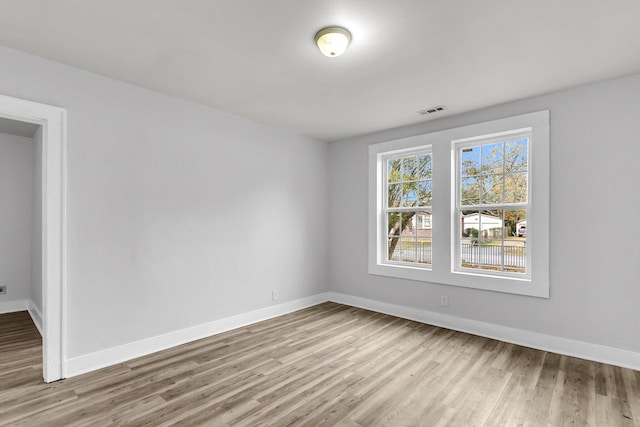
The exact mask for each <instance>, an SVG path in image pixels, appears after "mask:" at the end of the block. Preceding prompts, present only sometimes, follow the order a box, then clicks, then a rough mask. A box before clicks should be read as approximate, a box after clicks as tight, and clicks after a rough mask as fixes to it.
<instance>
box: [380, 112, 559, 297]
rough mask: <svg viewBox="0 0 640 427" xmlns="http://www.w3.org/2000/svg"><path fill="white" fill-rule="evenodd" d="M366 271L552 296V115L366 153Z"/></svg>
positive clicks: (419, 138)
mask: <svg viewBox="0 0 640 427" xmlns="http://www.w3.org/2000/svg"><path fill="white" fill-rule="evenodd" d="M369 192H370V197H369V273H370V274H376V275H382V276H389V277H395V278H402V279H410V280H419V281H423V282H431V283H440V284H448V285H455V286H464V287H470V288H478V289H485V290H492V291H499V292H509V293H515V294H522V295H532V296H538V297H548V295H549V112H548V111H541V112H536V113H529V114H523V115H520V116H515V117H510V118H506V119H500V120H495V121H491V122H485V123H479V124H475V125H470V126H464V127H459V128H453V129H447V130H443V131H439V132H433V133H429V134H424V135H418V136H414V137H410V138H404V139H399V140H393V141H387V142H383V143H379V144H373V145H371V146H369Z"/></svg>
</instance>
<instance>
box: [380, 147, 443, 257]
mask: <svg viewBox="0 0 640 427" xmlns="http://www.w3.org/2000/svg"><path fill="white" fill-rule="evenodd" d="M382 161H383V164H384V168H383V170H384V174H383V182H384V183H385V185H384V197H383V200H384V201H383V211H384V212H383V213H384V217H385V230H386V247H385V251H384V253H385V258H384V262H385V263H392V264H408V265H411V266H423V267H428V266H430V265H431V264H432V251H431V248H432V238H431V230H432V226H431V217H432V211H431V202H432V184H433V181H432V155H431V151H430V149H427V148H422V149H420V150H416V151H412V152H409V153H407V152H402V153H393V152H391V153H386V154H385V155H384V156H383V157H382Z"/></svg>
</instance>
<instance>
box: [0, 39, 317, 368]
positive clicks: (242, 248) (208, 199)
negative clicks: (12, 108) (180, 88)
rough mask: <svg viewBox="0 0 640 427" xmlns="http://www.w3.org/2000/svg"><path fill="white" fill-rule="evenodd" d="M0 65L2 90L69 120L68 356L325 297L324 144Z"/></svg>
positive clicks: (85, 78) (66, 71) (67, 74)
mask: <svg viewBox="0 0 640 427" xmlns="http://www.w3.org/2000/svg"><path fill="white" fill-rule="evenodd" d="M0 63H1V64H2V67H0V93H2V94H4V95H8V96H14V97H18V98H24V99H28V100H32V101H36V102H42V103H47V104H52V105H56V106H60V107H64V108H66V109H67V111H68V147H67V165H68V175H67V237H68V247H67V257H68V259H67V264H68V265H67V314H66V317H67V322H68V331H67V334H68V337H67V345H68V351H67V355H68V357H77V356H81V355H85V354H88V353H91V352H95V351H99V350H103V349H107V348H110V347H114V346H117V345H121V344H126V343H130V342H134V341H137V340H141V339H144V338H148V337H152V336H156V335H159V334H163V333H168V332H172V331H175V330H179V329H182V328H187V327H190V326H194V325H199V324H203V323H206V322H211V321H214V320H217V319H221V318H224V317H228V316H231V315H235V314H240V313H245V312H248V311H251V310H256V309H260V308H263V307H267V306H269V305H272V304H274V303H273V302H272V301H271V290H272V289H278V290H279V294H280V301H278V302H285V301H289V300H294V299H299V298H303V297H306V296H310V295H314V294H317V293H319V292H324V291H326V290H327V287H328V285H327V268H326V267H327V241H326V229H327V226H328V214H327V205H328V193H327V187H328V182H327V178H326V177H327V168H328V165H327V160H328V145H327V144H326V143H324V142H319V141H316V140H313V139H309V138H306V137H301V136H298V135H295V134H292V133H290V132H288V131H285V130H280V129H274V128H272V127H268V126H265V125H262V124H258V123H255V122H251V121H249V120H246V119H243V118H240V117H237V116H234V115H231V114H227V113H224V112H220V111H216V110H213V109H210V108H207V107H203V106H200V105H196V104H194V103H190V102H186V101H181V100H177V99H175V98H171V97H169V96H165V95H161V94H158V93H155V92H152V91H149V90H145V89H142V88H138V87H134V86H131V85H127V84H124V83H121V82H117V81H114V80H110V79H107V78H103V77H100V76H97V75H94V74H91V73H88V72H84V71H80V70H77V69H74V68H71V67H67V66H64V65H61V64H58V63H54V62H50V61H47V60H45V59H42V58H37V57H34V56H30V55H26V54H23V53H20V52H17V51H14V50H11V49H7V48H0ZM29 218H30V217H29Z"/></svg>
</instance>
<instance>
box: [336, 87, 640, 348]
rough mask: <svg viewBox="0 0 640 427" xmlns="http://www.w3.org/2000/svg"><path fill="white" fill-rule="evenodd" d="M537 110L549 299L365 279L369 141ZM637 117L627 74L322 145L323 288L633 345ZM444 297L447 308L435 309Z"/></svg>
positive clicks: (637, 320) (638, 252) (638, 94)
mask: <svg viewBox="0 0 640 427" xmlns="http://www.w3.org/2000/svg"><path fill="white" fill-rule="evenodd" d="M544 109H549V110H550V127H551V133H550V144H551V155H550V158H551V170H550V178H551V201H550V202H551V208H550V209H551V212H550V215H551V218H550V221H551V236H550V242H551V243H550V246H551V247H550V252H551V266H550V279H551V284H550V292H551V298H549V299H539V298H535V297H525V296H516V295H510V294H502V293H496V292H489V291H482V290H474V289H467V288H460V287H453V286H445V285H438V284H433V283H423V282H414V281H408V280H400V279H393V278H389V277H380V276H372V275H368V274H367V238H368V236H367V198H368V190H367V176H368V175H367V159H368V156H367V147H368V145H369V144H372V143H376V142H381V141H388V140H392V139H396V138H401V137H406V136H411V135H418V134H422V133H428V132H432V131H436V130H442V129H447V128H452V127H456V126H462V125H468V124H474V123H478V122H482V121H487V120H493V119H499V118H503V117H508V116H513V115H517V114H523V113H527V112H532V111H538V110H544ZM639 117H640V75H633V76H630V77H627V78H622V79H617V80H613V81H608V82H604V83H601V84H595V85H590V86H584V87H579V88H576V89H572V90H567V91H563V92H558V93H555V94H551V95H548V96H542V97H537V98H532V99H527V100H523V101H519V102H514V103H510V104H505V105H500V106H497V107H494V108H488V109H485V110H481V111H476V112H472V113H468V114H463V115H459V116H454V117H451V118H445V119H441V120H438V121H431V122H426V123H422V124H419V125H415V126H410V127H405V128H400V129H394V130H390V131H386V132H382V133H378V134H374V135H369V136H366V137H361V138H356V139H352V140H346V141H341V142H339V143H335V144H332V145H331V146H330V153H329V164H330V173H329V177H330V187H329V190H330V193H331V197H332V198H331V212H330V228H329V230H330V233H329V242H330V243H329V249H330V268H329V271H330V274H331V278H330V283H331V290H332V291H335V292H340V293H344V294H349V295H354V296H358V297H364V298H370V299H374V300H378V301H383V302H388V303H393V304H398V305H403V306H407V307H413V308H418V309H423V310H431V311H435V312H442V313H446V314H450V315H454V316H459V317H462V318H468V319H472V320H478V321H484V322H489V323H494V324H498V325H504V326H509V327H513V328H519V329H523V330H528V331H533V332H538V333H543V334H550V335H556V336H560V337H566V338H572V339H575V340H580V341H585V342H589V343H595V344H602V345H606V346H611V347H617V348H620V349H625V350H630V351H635V352H638V351H640V334H638V325H640V310H638V301H640V286H638V284H639V283H640V280H639V279H638V272H637V270H636V267H637V260H638V259H640V241H639V240H638V233H639V232H640V230H638V229H637V227H635V225H634V224H636V223H637V221H635V220H634V219H633V218H634V216H636V215H638V214H639V213H640V191H639V188H638V182H639V179H638V160H639V159H640V143H638V126H637V125H638V118H639ZM434 203H438V201H435V202H434ZM442 203H449V201H447V200H445V201H442ZM442 295H448V296H449V307H441V306H440V305H439V300H440V296H442Z"/></svg>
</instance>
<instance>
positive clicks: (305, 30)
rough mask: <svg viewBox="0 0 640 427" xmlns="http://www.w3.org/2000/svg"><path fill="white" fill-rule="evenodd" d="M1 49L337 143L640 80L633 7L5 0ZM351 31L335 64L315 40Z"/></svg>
mask: <svg viewBox="0 0 640 427" xmlns="http://www.w3.org/2000/svg"><path fill="white" fill-rule="evenodd" d="M0 10H1V11H2V12H1V13H0V44H1V45H5V46H8V47H12V48H15V49H18V50H22V51H25V52H29V53H32V54H35V55H39V56H43V57H46V58H49V59H52V60H55V61H59V62H62V63H66V64H70V65H72V66H75V67H78V68H82V69H85V70H89V71H93V72H95V73H98V74H102V75H105V76H109V77H112V78H116V79H119V80H122V81H126V82H129V83H133V84H136V85H139V86H144V87H147V88H150V89H153V90H156V91H159V92H164V93H167V94H170V95H173V96H177V97H180V98H184V99H189V100H193V101H196V102H199V103H202V104H206V105H210V106H212V107H214V108H217V109H221V110H226V111H230V112H232V113H235V114H238V115H241V116H244V117H247V118H250V119H253V120H256V121H260V122H263V123H267V124H271V125H275V126H281V127H285V128H290V129H293V130H295V131H296V132H299V133H302V134H305V135H309V136H313V137H316V138H319V139H322V140H327V141H334V140H338V139H343V138H346V137H351V136H356V135H361V134H366V133H370V132H374V131H378V130H383V129H388V128H392V127H398V126H402V125H407V124H411V123H417V122H420V121H424V120H427V118H425V117H423V116H419V115H417V114H416V111H418V110H420V109H424V108H427V107H431V106H436V105H445V106H446V108H447V110H446V111H445V112H442V113H437V114H434V115H432V116H429V118H433V117H443V116H445V115H450V114H457V113H462V112H465V111H470V110H474V109H478V108H482V107H486V106H489V105H495V104H499V103H503V102H508V101H512V100H515V99H521V98H525V97H529V96H533V95H538V94H542V93H548V92H552V91H556V90H559V89H563V88H568V87H572V86H577V85H581V84H585V83H591V82H595V81H601V80H606V79H609V78H613V77H618V76H623V75H628V74H632V73H636V72H640V1H638V0H607V1H603V0H535V1H533V0H529V1H509V0H483V1H471V0H447V1H442V0H394V1H390V0H349V1H346V0H324V1H323V0H315V1H311V0H135V1H132V0H91V1H87V0H56V1H43V0H20V1H16V0H0ZM332 25H338V26H344V27H346V28H348V29H349V30H350V31H351V32H352V34H353V41H352V44H351V46H350V47H349V49H348V50H347V52H346V53H345V54H344V55H343V56H342V57H339V58H327V57H324V56H322V55H321V54H320V53H319V52H318V51H317V49H316V48H315V45H314V44H313V36H314V34H315V33H316V31H318V30H319V29H321V28H322V27H325V26H332Z"/></svg>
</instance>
